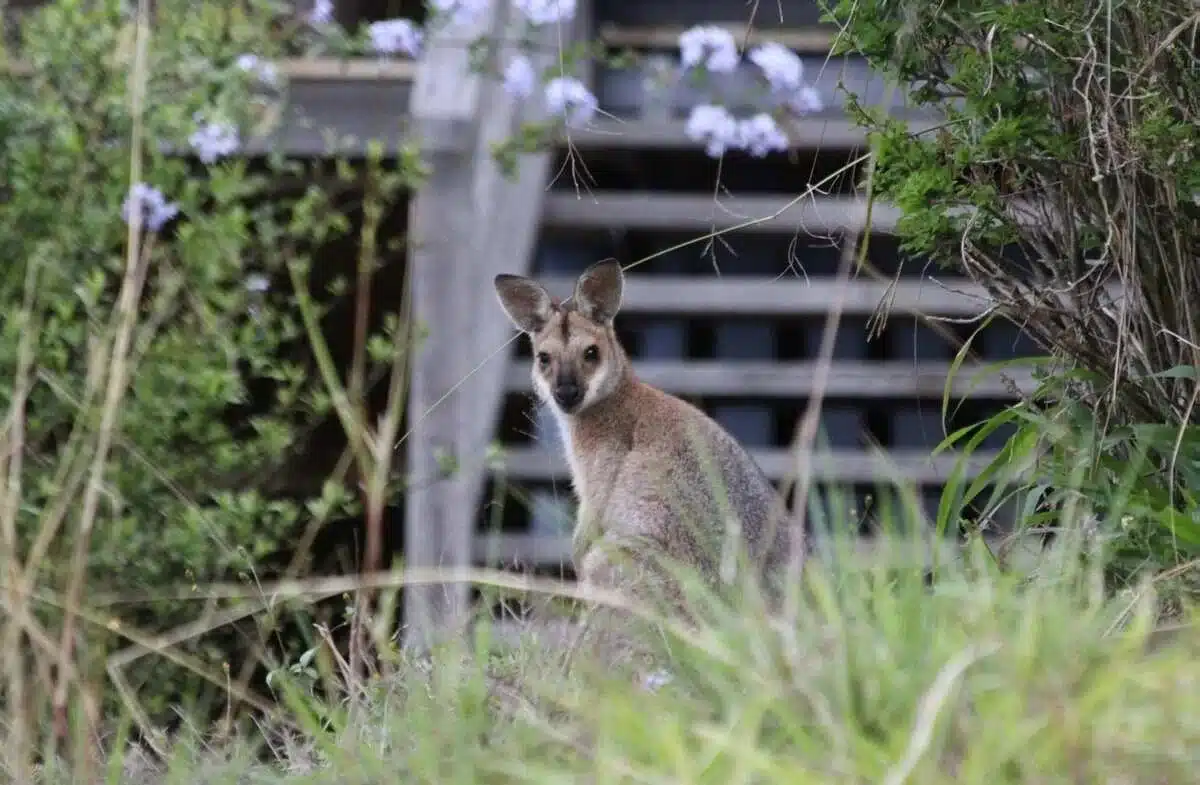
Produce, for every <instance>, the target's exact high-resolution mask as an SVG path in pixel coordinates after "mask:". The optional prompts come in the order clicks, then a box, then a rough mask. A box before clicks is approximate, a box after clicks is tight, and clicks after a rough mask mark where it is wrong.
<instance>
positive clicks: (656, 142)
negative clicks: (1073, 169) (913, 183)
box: [561, 117, 938, 151]
mask: <svg viewBox="0 0 1200 785" xmlns="http://www.w3.org/2000/svg"><path fill="white" fill-rule="evenodd" d="M906 122H907V125H908V128H909V130H910V131H911V132H912V133H914V134H919V133H925V132H927V131H929V130H932V129H934V128H936V127H937V125H938V123H937V122H936V121H935V120H932V119H910V120H907V121H906ZM686 126H687V121H685V120H641V119H621V118H609V117H602V118H596V119H595V120H594V121H593V122H592V123H590V124H589V125H588V126H587V127H586V128H572V129H569V131H564V132H563V133H562V134H561V138H562V141H563V142H566V141H567V140H569V141H570V142H571V144H572V145H575V146H577V147H578V148H580V149H582V150H618V149H619V150H693V149H694V150H701V149H703V147H704V145H702V144H701V143H699V142H696V141H694V140H692V139H689V138H688V135H687V133H685V128H686ZM786 130H787V134H788V139H789V141H790V143H791V145H790V149H792V150H827V151H839V150H840V151H852V150H858V149H861V148H863V147H865V146H866V143H867V135H866V131H865V129H863V128H862V127H861V126H859V125H857V124H855V123H854V122H852V121H850V120H841V119H826V118H820V117H802V118H797V119H793V120H789V121H788V122H787V125H786Z"/></svg>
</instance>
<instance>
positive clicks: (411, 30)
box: [367, 19, 424, 57]
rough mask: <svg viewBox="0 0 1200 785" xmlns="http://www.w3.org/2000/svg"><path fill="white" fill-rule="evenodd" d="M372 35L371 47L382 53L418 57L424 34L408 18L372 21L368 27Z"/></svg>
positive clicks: (368, 31) (369, 33)
mask: <svg viewBox="0 0 1200 785" xmlns="http://www.w3.org/2000/svg"><path fill="white" fill-rule="evenodd" d="M367 34H368V35H369V36H370V37H371V48H373V49H374V50H375V51H376V52H377V53H379V54H382V55H394V54H405V55H408V56H409V57H418V56H420V54H421V44H422V43H423V41H424V35H423V34H422V32H421V31H420V30H418V29H417V26H416V25H415V24H413V23H412V22H411V21H409V20H407V19H386V20H384V21H382V22H372V23H371V25H370V26H369V27H368V28H367Z"/></svg>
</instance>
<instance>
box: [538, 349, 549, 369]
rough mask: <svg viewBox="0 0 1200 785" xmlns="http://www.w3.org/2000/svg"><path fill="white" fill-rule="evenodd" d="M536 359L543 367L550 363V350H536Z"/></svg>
mask: <svg viewBox="0 0 1200 785" xmlns="http://www.w3.org/2000/svg"><path fill="white" fill-rule="evenodd" d="M537 361H538V365H539V366H541V367H542V368H545V367H546V366H547V365H549V364H550V352H538V353H537Z"/></svg>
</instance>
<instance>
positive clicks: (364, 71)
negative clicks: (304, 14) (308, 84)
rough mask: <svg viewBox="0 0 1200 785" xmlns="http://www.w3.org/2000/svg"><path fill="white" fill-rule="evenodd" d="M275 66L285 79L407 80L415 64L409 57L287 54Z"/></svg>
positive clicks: (414, 73) (415, 68) (414, 69)
mask: <svg viewBox="0 0 1200 785" xmlns="http://www.w3.org/2000/svg"><path fill="white" fill-rule="evenodd" d="M279 70H280V72H282V73H283V74H284V75H285V76H287V77H288V79H303V80H306V81H312V82H320V81H329V80H332V81H337V82H345V81H373V80H376V79H389V80H393V81H399V82H411V81H412V80H413V79H414V78H416V75H417V64H416V63H415V62H413V61H412V60H382V59H378V60H376V59H361V58H356V59H343V58H333V57H312V58H287V59H284V60H281V61H280V62H279Z"/></svg>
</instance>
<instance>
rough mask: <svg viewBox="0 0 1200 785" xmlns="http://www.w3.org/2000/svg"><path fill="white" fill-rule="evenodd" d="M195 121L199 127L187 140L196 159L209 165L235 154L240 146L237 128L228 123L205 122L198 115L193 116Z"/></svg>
mask: <svg viewBox="0 0 1200 785" xmlns="http://www.w3.org/2000/svg"><path fill="white" fill-rule="evenodd" d="M195 120H196V122H197V123H198V124H199V126H198V127H197V128H196V130H195V131H193V132H192V135H191V136H190V137H189V138H188V143H189V144H190V145H191V146H192V150H193V151H195V153H196V157H197V158H199V159H200V160H201V161H203V162H204V163H206V164H211V163H213V162H214V161H216V160H217V159H219V158H224V157H226V156H228V155H233V153H235V152H237V149H238V146H239V144H240V142H239V139H238V131H237V128H235V127H234V126H232V125H230V124H228V123H214V122H206V121H205V120H204V119H203V117H202V116H201V115H200V114H199V113H197V114H196V115H195Z"/></svg>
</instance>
